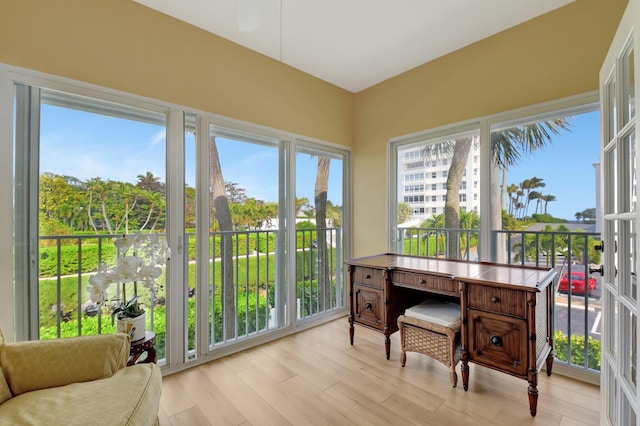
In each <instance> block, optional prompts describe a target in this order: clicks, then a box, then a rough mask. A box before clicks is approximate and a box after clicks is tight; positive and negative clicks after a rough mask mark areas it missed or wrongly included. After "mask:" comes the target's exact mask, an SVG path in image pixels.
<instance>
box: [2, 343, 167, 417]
mask: <svg viewBox="0 0 640 426" xmlns="http://www.w3.org/2000/svg"><path fill="white" fill-rule="evenodd" d="M130 344H131V342H130V338H129V336H128V335H126V334H110V335H102V336H85V337H74V338H66V339H59V340H46V341H28V342H15V343H8V342H5V341H4V338H3V336H2V331H1V330H0V425H44V424H46V425H153V424H157V423H158V406H159V404H160V394H161V391H162V376H161V374H160V369H159V368H158V366H157V365H155V364H139V365H134V366H131V367H127V366H126V365H127V360H128V358H129V348H130Z"/></svg>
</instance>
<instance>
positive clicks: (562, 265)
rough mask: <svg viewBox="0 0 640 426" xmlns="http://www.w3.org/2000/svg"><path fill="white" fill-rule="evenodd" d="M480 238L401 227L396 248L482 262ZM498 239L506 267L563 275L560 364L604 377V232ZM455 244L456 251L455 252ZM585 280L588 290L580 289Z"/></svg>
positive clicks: (504, 234) (558, 305) (558, 298)
mask: <svg viewBox="0 0 640 426" xmlns="http://www.w3.org/2000/svg"><path fill="white" fill-rule="evenodd" d="M478 238H479V231H478V230H468V229H445V228H404V229H403V228H400V229H399V232H398V238H397V246H396V247H397V248H396V250H397V252H398V253H404V254H410V255H416V256H429V257H447V253H450V252H451V253H457V254H458V257H457V258H458V260H466V261H478V260H479V259H478V255H477V251H476V248H477V246H478ZM492 238H493V240H492V241H496V242H498V241H500V245H499V246H500V247H503V248H504V256H503V257H504V258H503V259H500V258H499V259H498V261H500V262H501V263H506V264H514V265H515V264H519V265H530V266H540V267H545V268H553V269H555V270H556V271H557V272H558V276H559V280H558V286H557V287H556V289H555V292H556V294H555V298H554V307H553V310H554V327H555V330H556V333H555V336H554V337H555V338H554V345H555V356H556V360H557V361H558V362H561V363H564V364H566V365H568V366H571V367H575V368H578V369H580V370H586V371H588V372H590V373H599V371H600V348H601V341H600V340H601V312H602V305H601V301H600V295H601V291H602V282H601V281H602V276H601V275H600V273H599V272H597V271H596V270H595V267H594V266H595V264H599V263H600V253H599V252H598V251H597V250H596V249H595V246H596V245H597V243H598V241H599V240H600V233H594V232H563V231H494V232H493V235H492ZM451 244H454V245H455V247H454V249H453V250H451V251H450V250H449V249H450V248H451V247H450V245H451ZM581 279H582V280H581ZM582 282H584V286H581V285H580V284H581V283H582ZM561 287H562V288H561ZM583 287H584V289H585V290H584V291H583ZM592 287H593V288H592ZM565 288H566V289H565Z"/></svg>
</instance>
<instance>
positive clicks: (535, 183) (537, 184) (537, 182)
mask: <svg viewBox="0 0 640 426" xmlns="http://www.w3.org/2000/svg"><path fill="white" fill-rule="evenodd" d="M542 180H543V179H541V178H539V177H536V176H534V177H532V178H531V179H525V182H526V183H527V187H526V190H527V198H526V201H525V207H524V216H527V215H528V214H529V202H530V201H531V200H533V199H535V198H533V197H531V192H532V191H533V190H534V189H536V188H543V187H545V186H546V185H547V184H546V183H544V182H543V181H542ZM523 189H525V188H523ZM538 194H540V193H539V192H538ZM536 213H537V209H536Z"/></svg>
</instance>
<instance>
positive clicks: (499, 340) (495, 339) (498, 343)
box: [491, 336, 502, 346]
mask: <svg viewBox="0 0 640 426" xmlns="http://www.w3.org/2000/svg"><path fill="white" fill-rule="evenodd" d="M491 344H493V345H496V346H502V337H500V336H491Z"/></svg>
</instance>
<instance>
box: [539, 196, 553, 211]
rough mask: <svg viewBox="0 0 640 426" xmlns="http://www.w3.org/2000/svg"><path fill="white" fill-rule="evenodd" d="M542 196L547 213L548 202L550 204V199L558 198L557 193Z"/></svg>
mask: <svg viewBox="0 0 640 426" xmlns="http://www.w3.org/2000/svg"><path fill="white" fill-rule="evenodd" d="M540 198H542V201H544V214H547V204H549V202H550V201H555V200H557V198H556V196H555V195H543V196H542V197H540Z"/></svg>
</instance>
